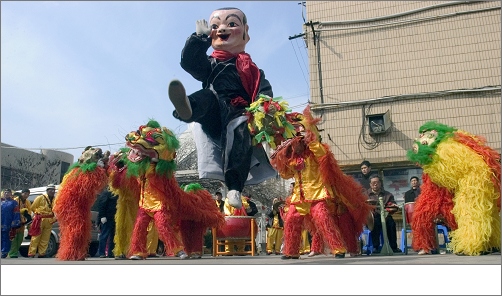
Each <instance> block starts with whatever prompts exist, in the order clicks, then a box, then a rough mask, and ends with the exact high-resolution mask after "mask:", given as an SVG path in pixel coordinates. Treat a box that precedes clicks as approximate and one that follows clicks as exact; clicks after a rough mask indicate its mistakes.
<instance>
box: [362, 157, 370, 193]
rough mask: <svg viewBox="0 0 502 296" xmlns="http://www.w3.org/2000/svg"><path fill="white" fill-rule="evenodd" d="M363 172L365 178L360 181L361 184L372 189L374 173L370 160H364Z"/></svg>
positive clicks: (366, 188) (367, 188)
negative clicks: (371, 181)
mask: <svg viewBox="0 0 502 296" xmlns="http://www.w3.org/2000/svg"><path fill="white" fill-rule="evenodd" d="M361 173H362V174H363V178H362V179H361V181H360V183H361V186H363V188H364V189H365V190H369V189H371V186H370V176H371V175H372V173H371V163H370V162H369V161H367V160H364V161H363V162H361Z"/></svg>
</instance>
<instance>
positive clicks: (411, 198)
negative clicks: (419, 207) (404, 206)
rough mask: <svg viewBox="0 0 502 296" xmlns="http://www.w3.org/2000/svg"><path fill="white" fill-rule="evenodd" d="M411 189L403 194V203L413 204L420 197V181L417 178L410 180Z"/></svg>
mask: <svg viewBox="0 0 502 296" xmlns="http://www.w3.org/2000/svg"><path fill="white" fill-rule="evenodd" d="M410 183H411V189H410V190H408V191H406V192H405V193H404V202H405V203H407V202H415V201H416V199H417V197H418V196H419V195H420V181H419V180H418V177H417V176H413V177H411V178H410Z"/></svg>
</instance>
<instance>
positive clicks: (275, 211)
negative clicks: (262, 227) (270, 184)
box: [267, 198, 284, 255]
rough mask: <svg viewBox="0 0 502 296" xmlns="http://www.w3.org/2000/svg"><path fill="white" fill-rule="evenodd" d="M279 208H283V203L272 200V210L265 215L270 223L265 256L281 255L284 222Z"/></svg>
mask: <svg viewBox="0 0 502 296" xmlns="http://www.w3.org/2000/svg"><path fill="white" fill-rule="evenodd" d="M281 207H284V201H281V200H280V199H279V198H274V200H273V201H272V209H271V210H270V211H269V213H268V214H267V216H268V217H269V219H270V221H271V223H270V224H271V225H270V227H269V228H268V233H267V234H268V238H267V255H270V254H272V253H275V254H276V255H280V254H281V244H282V238H283V236H284V221H283V220H282V217H281V212H280V209H281Z"/></svg>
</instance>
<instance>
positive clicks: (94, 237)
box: [19, 185, 99, 257]
mask: <svg viewBox="0 0 502 296" xmlns="http://www.w3.org/2000/svg"><path fill="white" fill-rule="evenodd" d="M58 188H59V185H56V194H57V192H58ZM45 192H46V187H37V188H31V189H30V196H28V200H29V201H30V202H31V203H33V201H34V200H35V198H36V197H37V196H39V195H42V194H44V193H45ZM95 209H96V203H95V204H94V205H93V206H92V208H91V222H92V228H91V243H90V244H89V255H90V256H91V257H94V256H95V255H96V253H97V252H98V247H99V227H98V212H97V211H95ZM29 227H30V224H28V225H27V227H25V230H24V239H23V242H22V243H21V247H20V248H19V253H20V254H21V256H24V257H28V248H29V247H30V239H31V237H30V236H29V235H28V229H29ZM59 241H60V237H59V223H58V222H56V223H54V224H53V225H52V230H51V237H50V239H49V244H48V246H47V252H46V256H47V257H53V256H54V255H56V253H57V251H58V248H59Z"/></svg>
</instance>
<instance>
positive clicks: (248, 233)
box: [212, 216, 257, 257]
mask: <svg viewBox="0 0 502 296" xmlns="http://www.w3.org/2000/svg"><path fill="white" fill-rule="evenodd" d="M256 229H257V225H256V221H255V218H254V217H248V216H226V217H225V225H224V226H223V227H221V228H213V229H212V233H213V257H216V256H218V255H251V256H254V255H255V248H256V243H255V239H256ZM234 245H236V246H238V247H239V246H242V248H243V249H244V251H242V252H239V251H234V250H233V247H234ZM218 246H228V249H229V250H230V251H229V252H226V251H220V250H219V248H218ZM246 246H250V247H251V250H250V251H246V250H245V247H246Z"/></svg>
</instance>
